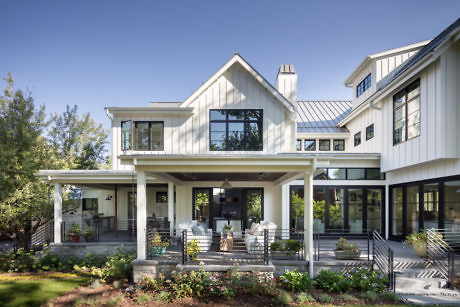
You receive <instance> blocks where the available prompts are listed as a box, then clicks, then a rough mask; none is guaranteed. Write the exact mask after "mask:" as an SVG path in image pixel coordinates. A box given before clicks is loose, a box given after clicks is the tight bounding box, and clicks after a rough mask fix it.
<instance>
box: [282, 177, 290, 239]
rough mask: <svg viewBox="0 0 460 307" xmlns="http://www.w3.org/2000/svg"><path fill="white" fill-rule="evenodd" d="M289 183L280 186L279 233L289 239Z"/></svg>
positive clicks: (283, 237)
mask: <svg viewBox="0 0 460 307" xmlns="http://www.w3.org/2000/svg"><path fill="white" fill-rule="evenodd" d="M289 207H290V206H289V185H288V184H283V185H282V186H281V229H282V230H283V231H282V233H281V237H282V239H289V233H290V232H289V231H288V229H289V210H290V208H289Z"/></svg>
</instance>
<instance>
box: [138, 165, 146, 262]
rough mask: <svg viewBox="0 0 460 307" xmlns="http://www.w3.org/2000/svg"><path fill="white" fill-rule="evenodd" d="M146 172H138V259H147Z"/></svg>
mask: <svg viewBox="0 0 460 307" xmlns="http://www.w3.org/2000/svg"><path fill="white" fill-rule="evenodd" d="M146 185H147V184H146V180H145V172H137V259H140V260H145V258H146V250H145V249H146V242H145V240H146V227H147V187H146Z"/></svg>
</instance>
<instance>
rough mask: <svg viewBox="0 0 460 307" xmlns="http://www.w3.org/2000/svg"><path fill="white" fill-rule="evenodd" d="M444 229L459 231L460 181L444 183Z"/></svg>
mask: <svg viewBox="0 0 460 307" xmlns="http://www.w3.org/2000/svg"><path fill="white" fill-rule="evenodd" d="M444 228H445V229H446V230H451V231H455V232H459V231H460V180H457V181H446V182H445V183H444Z"/></svg>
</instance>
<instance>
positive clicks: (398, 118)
mask: <svg viewBox="0 0 460 307" xmlns="http://www.w3.org/2000/svg"><path fill="white" fill-rule="evenodd" d="M419 135H420V80H417V81H415V82H413V83H412V84H410V85H409V86H407V87H406V88H405V89H403V90H402V91H400V92H399V93H397V94H396V95H394V96H393V144H394V145H396V144H399V143H402V142H405V141H407V140H410V139H412V138H415V137H417V136H419Z"/></svg>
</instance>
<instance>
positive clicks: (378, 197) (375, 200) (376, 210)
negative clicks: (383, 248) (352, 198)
mask: <svg viewBox="0 0 460 307" xmlns="http://www.w3.org/2000/svg"><path fill="white" fill-rule="evenodd" d="M381 208H382V189H367V229H368V230H370V231H372V230H377V231H378V232H380V233H381V232H382V230H383V228H382V209H381Z"/></svg>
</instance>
